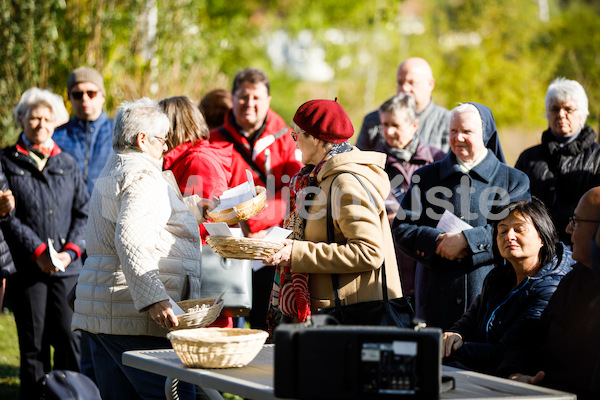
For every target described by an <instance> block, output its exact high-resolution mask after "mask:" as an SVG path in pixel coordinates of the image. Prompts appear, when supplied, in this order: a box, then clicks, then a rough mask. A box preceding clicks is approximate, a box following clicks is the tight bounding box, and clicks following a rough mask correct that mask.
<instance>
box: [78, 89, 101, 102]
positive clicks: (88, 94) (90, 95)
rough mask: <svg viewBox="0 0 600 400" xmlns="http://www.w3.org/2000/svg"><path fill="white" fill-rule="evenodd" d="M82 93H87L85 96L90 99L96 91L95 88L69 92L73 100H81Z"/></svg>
mask: <svg viewBox="0 0 600 400" xmlns="http://www.w3.org/2000/svg"><path fill="white" fill-rule="evenodd" d="M84 93H85V94H87V97H89V98H90V99H93V98H94V97H96V95H97V94H98V91H97V90H86V91H85V92H71V96H73V98H74V99H75V100H81V99H83V94H84Z"/></svg>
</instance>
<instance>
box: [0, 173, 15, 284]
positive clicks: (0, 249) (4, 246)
mask: <svg viewBox="0 0 600 400" xmlns="http://www.w3.org/2000/svg"><path fill="white" fill-rule="evenodd" d="M8 189H10V188H9V187H8V182H7V181H6V176H4V173H3V172H2V166H1V165H0V190H1V191H3V192H4V191H6V190H8ZM14 215H15V210H14V209H13V210H12V211H11V212H10V213H8V214H7V215H5V216H4V217H0V222H4V221H8V220H10V219H11V218H13V217H14ZM15 272H16V269H15V263H14V262H13V259H12V257H11V255H10V249H9V248H8V243H6V240H4V233H2V231H1V230H0V280H1V279H2V278H6V277H8V276H9V275H12V274H14V273H15Z"/></svg>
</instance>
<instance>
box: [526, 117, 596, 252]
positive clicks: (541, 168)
mask: <svg viewBox="0 0 600 400" xmlns="http://www.w3.org/2000/svg"><path fill="white" fill-rule="evenodd" d="M595 140H596V132H594V130H593V129H592V128H591V127H589V126H587V125H586V126H584V127H583V129H582V130H581V133H580V134H579V136H578V137H577V139H575V140H574V141H573V142H571V143H569V144H567V145H565V146H564V147H561V146H560V145H559V143H558V141H557V140H556V137H555V136H554V135H553V134H552V132H551V131H550V130H549V129H548V130H546V131H545V132H544V133H543V134H542V143H541V144H539V145H537V146H534V147H531V148H529V149H527V150H525V151H524V152H523V153H521V155H520V156H519V159H518V160H517V163H516V165H515V168H517V169H520V170H521V171H523V172H525V173H526V174H527V176H529V181H530V183H531V195H532V196H535V197H537V198H539V199H540V200H541V201H543V202H544V204H545V205H546V207H548V209H549V210H550V215H551V216H552V220H553V221H554V225H556V229H557V231H558V235H559V237H560V239H561V240H562V241H563V242H565V243H567V244H570V243H571V237H570V235H569V234H567V233H566V232H565V229H566V227H567V224H568V223H569V217H570V216H572V215H573V211H574V210H575V207H576V206H577V203H578V202H579V199H580V198H581V196H583V194H584V193H585V192H587V191H588V190H589V189H591V188H593V187H596V186H600V144H598V143H596V142H595Z"/></svg>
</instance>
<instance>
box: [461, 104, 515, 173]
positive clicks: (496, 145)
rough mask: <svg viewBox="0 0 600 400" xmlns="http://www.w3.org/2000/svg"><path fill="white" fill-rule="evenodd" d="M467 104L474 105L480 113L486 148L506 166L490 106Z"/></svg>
mask: <svg viewBox="0 0 600 400" xmlns="http://www.w3.org/2000/svg"><path fill="white" fill-rule="evenodd" d="M467 104H472V105H474V106H475V108H477V111H479V115H480V116H481V122H483V143H485V147H487V148H488V149H490V150H491V151H492V152H493V153H494V154H495V155H496V157H497V158H498V160H500V161H501V162H503V163H505V164H506V159H505V158H504V153H503V152H502V146H501V145H500V138H499V137H498V130H497V128H496V121H495V120H494V115H493V114H492V110H490V108H489V107H488V106H484V105H483V104H479V103H473V102H468V103H467Z"/></svg>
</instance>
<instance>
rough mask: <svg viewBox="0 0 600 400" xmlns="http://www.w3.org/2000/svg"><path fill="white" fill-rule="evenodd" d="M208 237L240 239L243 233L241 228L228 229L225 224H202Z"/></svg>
mask: <svg viewBox="0 0 600 400" xmlns="http://www.w3.org/2000/svg"><path fill="white" fill-rule="evenodd" d="M202 225H204V227H205V228H206V231H207V232H208V234H209V235H210V236H221V237H223V236H224V237H235V238H242V237H244V233H243V232H242V229H241V228H230V227H229V226H228V225H227V223H225V222H204V223H202Z"/></svg>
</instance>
